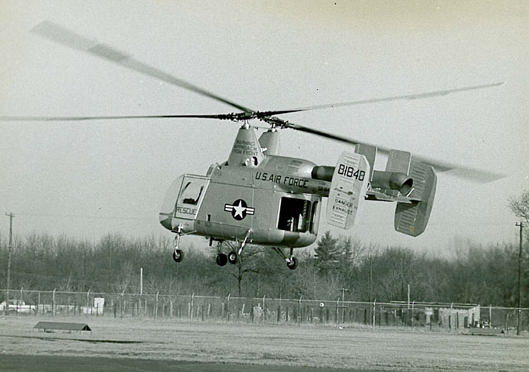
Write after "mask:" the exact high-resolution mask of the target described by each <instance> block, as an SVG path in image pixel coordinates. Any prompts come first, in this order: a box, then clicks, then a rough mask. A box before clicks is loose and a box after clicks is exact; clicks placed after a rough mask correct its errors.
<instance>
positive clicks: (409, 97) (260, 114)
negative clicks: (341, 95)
mask: <svg viewBox="0 0 529 372" xmlns="http://www.w3.org/2000/svg"><path fill="white" fill-rule="evenodd" d="M503 84H505V82H503V81H502V82H499V83H492V84H483V85H472V86H468V87H462V88H454V89H447V90H436V91H431V92H425V93H418V94H409V95H405V96H394V97H384V98H372V99H364V100H360V101H351V102H341V103H329V104H325V105H317V106H308V107H301V108H296V109H291V110H278V111H259V112H257V114H256V116H257V117H258V118H260V117H262V118H264V117H267V116H272V115H281V114H290V113H293V112H300V111H310V110H321V109H328V108H333V107H343V106H356V105H366V104H370V103H379V102H391V101H400V100H414V99H423V98H431V97H440V96H446V95H447V94H450V93H458V92H464V91H467V90H477V89H485V88H492V87H497V86H500V85H503Z"/></svg>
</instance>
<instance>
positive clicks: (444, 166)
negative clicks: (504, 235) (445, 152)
mask: <svg viewBox="0 0 529 372" xmlns="http://www.w3.org/2000/svg"><path fill="white" fill-rule="evenodd" d="M269 120H270V121H269V123H270V124H275V125H279V126H282V127H284V128H290V129H294V130H299V131H301V132H306V133H311V134H315V135H317V136H320V137H324V138H329V139H332V140H335V141H340V142H344V143H348V144H351V145H358V144H363V145H368V146H374V147H376V148H377V150H378V151H379V152H381V153H384V154H387V153H389V151H390V150H391V149H390V148H388V147H383V146H378V145H374V144H372V143H369V142H365V141H359V140H356V139H352V138H348V137H344V136H339V135H336V134H330V133H327V132H322V131H320V130H317V129H313V128H308V127H305V126H302V125H299V124H294V123H291V122H288V121H284V120H282V119H279V118H274V117H273V118H270V119H269ZM265 121H267V120H265ZM413 159H414V160H419V161H421V162H423V163H426V164H428V165H431V166H432V167H434V169H435V170H436V171H437V172H446V171H453V173H451V174H453V175H454V176H457V177H459V178H464V179H467V180H470V181H474V182H481V183H487V182H492V181H496V180H499V179H501V178H504V177H506V176H505V175H504V174H500V173H495V172H490V171H485V170H482V169H477V168H472V167H467V166H462V165H458V164H454V163H449V162H445V161H441V160H437V159H431V158H428V157H425V156H421V155H415V154H413Z"/></svg>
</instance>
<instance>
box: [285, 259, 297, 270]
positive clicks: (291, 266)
mask: <svg viewBox="0 0 529 372" xmlns="http://www.w3.org/2000/svg"><path fill="white" fill-rule="evenodd" d="M287 267H288V268H289V269H290V270H296V268H297V267H298V259H297V258H296V257H290V262H289V261H287Z"/></svg>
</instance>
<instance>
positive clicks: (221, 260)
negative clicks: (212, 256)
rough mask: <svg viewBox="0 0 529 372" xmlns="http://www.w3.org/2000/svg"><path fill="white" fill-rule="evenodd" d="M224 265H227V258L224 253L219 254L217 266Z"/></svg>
mask: <svg viewBox="0 0 529 372" xmlns="http://www.w3.org/2000/svg"><path fill="white" fill-rule="evenodd" d="M226 263H228V256H226V255H225V254H224V253H219V254H218V255H217V265H219V266H225V265H226Z"/></svg>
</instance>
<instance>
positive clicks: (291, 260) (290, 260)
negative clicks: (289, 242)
mask: <svg viewBox="0 0 529 372" xmlns="http://www.w3.org/2000/svg"><path fill="white" fill-rule="evenodd" d="M273 248H274V251H276V252H277V253H278V254H279V255H280V256H281V257H283V259H284V260H285V261H286V263H287V267H288V268H289V269H290V270H295V269H296V268H297V267H298V260H297V258H296V257H294V256H292V254H293V253H294V249H293V248H290V254H289V255H288V257H287V256H286V255H285V253H284V252H283V250H282V249H281V248H277V247H273Z"/></svg>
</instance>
